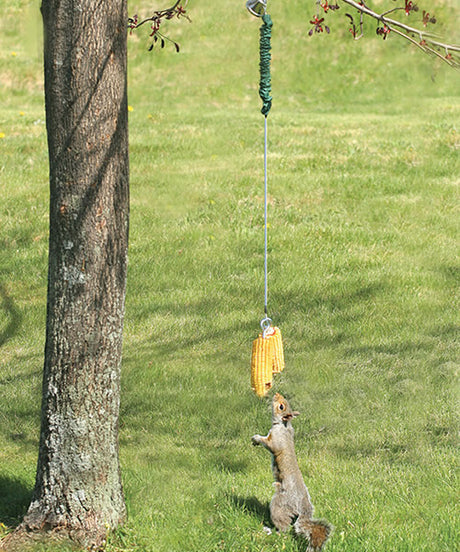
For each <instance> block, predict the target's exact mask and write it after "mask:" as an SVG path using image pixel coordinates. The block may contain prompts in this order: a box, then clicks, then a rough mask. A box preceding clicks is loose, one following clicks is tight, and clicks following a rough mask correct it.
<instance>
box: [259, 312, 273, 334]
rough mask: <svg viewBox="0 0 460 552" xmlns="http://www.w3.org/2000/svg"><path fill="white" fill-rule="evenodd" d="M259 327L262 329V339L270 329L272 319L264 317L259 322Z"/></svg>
mask: <svg viewBox="0 0 460 552" xmlns="http://www.w3.org/2000/svg"><path fill="white" fill-rule="evenodd" d="M260 327H261V328H262V337H265V336H266V333H267V332H268V330H269V329H270V328H271V327H272V319H271V318H268V316H267V317H265V318H264V319H263V320H261V321H260Z"/></svg>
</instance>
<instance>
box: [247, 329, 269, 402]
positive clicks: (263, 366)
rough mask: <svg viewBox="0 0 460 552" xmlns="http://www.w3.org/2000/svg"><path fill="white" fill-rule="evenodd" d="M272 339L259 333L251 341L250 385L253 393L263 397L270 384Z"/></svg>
mask: <svg viewBox="0 0 460 552" xmlns="http://www.w3.org/2000/svg"><path fill="white" fill-rule="evenodd" d="M272 369H273V340H272V339H271V338H270V337H263V335H262V334H259V337H258V338H257V339H254V341H253V343H252V358H251V387H252V390H253V391H254V393H256V395H258V396H259V397H263V396H264V395H266V394H267V393H268V391H269V390H270V388H271V386H272Z"/></svg>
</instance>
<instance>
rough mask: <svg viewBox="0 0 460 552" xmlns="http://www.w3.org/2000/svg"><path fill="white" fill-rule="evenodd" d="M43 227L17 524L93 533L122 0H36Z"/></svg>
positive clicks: (109, 510)
mask: <svg viewBox="0 0 460 552" xmlns="http://www.w3.org/2000/svg"><path fill="white" fill-rule="evenodd" d="M42 15H43V22H44V30H45V42H44V58H45V104H46V125H47V134H48V149H49V166H50V238H49V276H48V302H47V320H46V346H45V364H44V379H43V403H42V421H41V435H40V449H39V459H38V467H37V477H36V485H35V491H34V495H33V499H32V502H31V504H30V507H29V510H28V512H27V514H26V516H25V519H24V522H23V525H22V529H23V530H26V531H34V532H35V531H43V530H50V529H53V530H56V529H57V530H58V531H59V532H63V533H64V534H69V535H70V536H71V537H72V538H77V540H78V541H80V542H84V543H85V544H98V543H100V542H101V541H102V540H103V539H104V537H105V534H106V531H107V529H110V528H114V527H116V526H117V525H118V524H119V523H120V522H121V521H122V520H123V519H124V517H125V504H124V499H123V493H122V486H121V479H120V469H119V459H118V413H119V399H120V392H119V391H120V363H121V346H122V330H123V318H124V300H125V283H126V265H127V243H128V217H129V212H128V211H129V198H128V194H129V186H128V184H129V182H128V180H129V167H128V123H127V96H126V35H127V32H126V25H127V12H126V0H99V1H98V2H94V1H93V0H43V3H42Z"/></svg>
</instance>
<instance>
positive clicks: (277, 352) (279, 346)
mask: <svg viewBox="0 0 460 552" xmlns="http://www.w3.org/2000/svg"><path fill="white" fill-rule="evenodd" d="M274 330H275V331H274V332H273V335H272V336H271V338H270V339H272V340H273V373H274V374H279V372H282V371H283V370H284V350H283V340H282V338H281V330H280V329H279V328H274Z"/></svg>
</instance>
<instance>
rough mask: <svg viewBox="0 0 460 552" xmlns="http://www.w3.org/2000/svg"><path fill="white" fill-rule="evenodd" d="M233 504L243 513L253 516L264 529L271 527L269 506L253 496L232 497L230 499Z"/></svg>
mask: <svg viewBox="0 0 460 552" xmlns="http://www.w3.org/2000/svg"><path fill="white" fill-rule="evenodd" d="M230 500H231V501H232V502H233V504H234V505H235V506H236V507H237V508H238V509H241V510H243V511H246V512H248V513H250V514H253V515H254V516H255V517H257V518H258V519H259V520H260V521H261V522H262V523H263V524H264V526H266V527H271V526H272V522H271V519H270V505H269V504H268V503H266V502H265V503H262V502H260V500H259V499H258V498H256V497H255V496H249V497H246V496H234V495H232V496H231V497H230Z"/></svg>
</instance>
